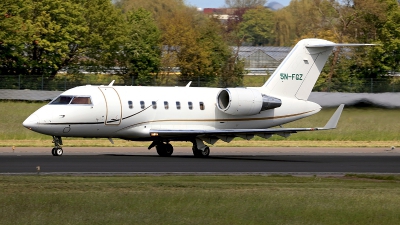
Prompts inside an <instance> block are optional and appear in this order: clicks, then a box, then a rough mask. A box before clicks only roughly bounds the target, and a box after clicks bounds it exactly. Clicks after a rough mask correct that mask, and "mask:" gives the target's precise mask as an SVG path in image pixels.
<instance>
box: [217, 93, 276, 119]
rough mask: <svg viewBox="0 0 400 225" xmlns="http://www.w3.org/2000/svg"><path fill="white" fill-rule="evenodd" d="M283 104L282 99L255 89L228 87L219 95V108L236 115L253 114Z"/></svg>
mask: <svg viewBox="0 0 400 225" xmlns="http://www.w3.org/2000/svg"><path fill="white" fill-rule="evenodd" d="M281 105H282V101H281V100H280V99H277V98H274V97H271V96H267V95H263V94H261V92H259V91H258V90H255V89H247V88H226V89H222V90H221V91H220V92H219V93H218V95H217V107H218V109H219V110H221V111H222V112H224V113H227V114H230V115H235V116H251V115H255V114H258V113H260V112H261V111H264V110H268V109H273V108H277V107H280V106H281Z"/></svg>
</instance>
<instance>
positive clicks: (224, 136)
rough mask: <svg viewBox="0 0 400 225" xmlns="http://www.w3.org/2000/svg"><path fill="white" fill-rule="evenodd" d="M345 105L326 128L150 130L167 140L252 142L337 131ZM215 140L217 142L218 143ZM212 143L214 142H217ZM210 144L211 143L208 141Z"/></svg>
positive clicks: (342, 105)
mask: <svg viewBox="0 0 400 225" xmlns="http://www.w3.org/2000/svg"><path fill="white" fill-rule="evenodd" d="M343 108H344V104H341V105H340V106H339V107H338V108H337V110H336V111H335V113H334V114H333V115H332V117H331V118H330V119H329V121H328V122H327V123H326V125H325V126H324V127H314V128H267V129H215V130H156V129H152V130H150V136H153V137H155V136H159V137H165V138H173V137H179V136H192V137H193V136H194V137H196V136H200V138H202V139H209V138H213V139H216V140H218V139H221V140H223V141H226V142H229V141H231V140H232V139H233V138H234V137H242V138H245V139H248V140H250V139H251V138H253V137H254V135H258V136H261V137H264V138H269V137H271V136H272V135H273V134H277V135H280V136H283V137H288V136H290V134H292V133H297V132H301V131H318V130H331V129H335V128H336V126H337V123H338V122H339V118H340V115H341V114H342V111H343ZM216 140H215V141H216ZM215 141H212V142H215ZM207 142H209V143H210V141H207Z"/></svg>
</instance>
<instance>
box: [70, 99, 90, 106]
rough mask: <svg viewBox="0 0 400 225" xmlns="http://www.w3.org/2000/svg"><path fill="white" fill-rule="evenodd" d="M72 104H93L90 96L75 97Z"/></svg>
mask: <svg viewBox="0 0 400 225" xmlns="http://www.w3.org/2000/svg"><path fill="white" fill-rule="evenodd" d="M71 104H80V105H90V104H92V101H91V100H90V97H74V99H72V101H71Z"/></svg>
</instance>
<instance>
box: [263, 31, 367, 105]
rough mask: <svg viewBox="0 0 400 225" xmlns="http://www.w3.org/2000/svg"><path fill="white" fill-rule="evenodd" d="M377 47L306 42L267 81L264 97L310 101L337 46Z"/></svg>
mask: <svg viewBox="0 0 400 225" xmlns="http://www.w3.org/2000/svg"><path fill="white" fill-rule="evenodd" d="M370 45H374V44H335V43H333V42H330V41H326V40H322V39H303V40H301V41H299V42H298V43H297V44H296V46H295V47H294V48H293V49H292V51H290V53H289V55H288V56H286V58H285V59H284V60H283V62H282V63H281V64H280V65H279V67H278V68H277V69H276V70H275V72H274V73H273V74H272V76H271V77H270V78H269V79H268V81H267V82H266V83H265V84H264V85H263V88H265V91H264V92H265V94H268V95H271V96H274V97H279V96H284V97H292V98H297V99H300V100H307V99H308V97H309V96H310V93H311V90H312V89H313V87H314V85H315V82H316V81H317V79H318V77H319V75H320V74H321V71H322V68H324V65H325V63H326V61H327V60H328V57H329V55H330V54H331V52H332V50H333V48H334V47H337V46H348V47H354V46H370Z"/></svg>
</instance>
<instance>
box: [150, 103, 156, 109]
mask: <svg viewBox="0 0 400 225" xmlns="http://www.w3.org/2000/svg"><path fill="white" fill-rule="evenodd" d="M151 104H152V105H153V109H157V102H156V101H152V102H151Z"/></svg>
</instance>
